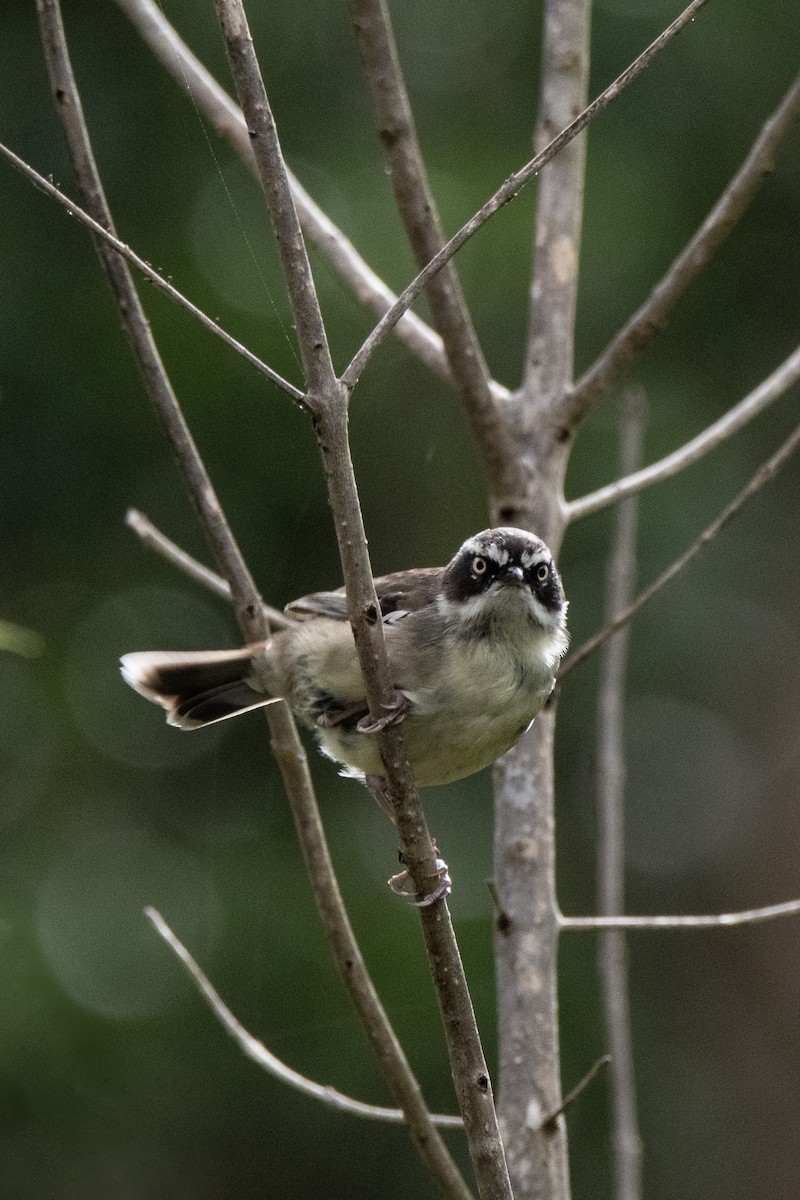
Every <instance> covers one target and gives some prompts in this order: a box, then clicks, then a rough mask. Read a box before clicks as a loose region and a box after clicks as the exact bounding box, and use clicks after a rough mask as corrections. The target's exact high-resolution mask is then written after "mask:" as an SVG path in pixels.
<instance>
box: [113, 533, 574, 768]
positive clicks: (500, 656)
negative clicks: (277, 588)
mask: <svg viewBox="0 0 800 1200" xmlns="http://www.w3.org/2000/svg"><path fill="white" fill-rule="evenodd" d="M375 589H376V592H377V596H378V600H379V602H380V607H381V615H382V618H383V623H384V630H385V636H386V650H387V654H388V657H389V665H390V669H391V675H392V679H393V681H394V685H395V687H396V689H397V691H398V693H399V694H400V696H401V697H402V699H403V702H404V703H403V706H402V709H401V710H399V711H398V712H397V713H395V714H387V716H386V717H385V718H384V723H386V722H387V721H389V720H397V719H402V720H403V734H404V737H405V742H406V746H407V749H408V754H409V759H410V761H411V765H412V768H413V771H414V777H415V779H416V782H417V784H418V785H419V786H421V787H425V786H430V785H434V784H444V783H451V782H453V780H456V779H463V778H464V777H465V776H467V775H471V774H472V773H473V772H475V771H479V770H481V768H482V767H485V766H488V765H489V764H490V763H492V762H494V760H495V759H496V758H498V757H499V756H500V755H501V754H504V753H505V752H506V750H508V749H509V748H510V747H511V746H513V745H514V743H515V742H516V741H517V740H518V739H519V738H520V736H521V735H522V734H523V733H524V731H525V730H526V729H527V727H528V726H529V725H530V723H531V721H532V720H533V719H534V717H535V716H536V715H537V713H538V712H539V711H540V710H541V708H542V706H543V705H544V703H545V701H546V700H547V698H548V696H549V695H550V693H551V691H552V690H553V686H554V683H555V677H556V672H557V670H558V664H559V661H560V659H561V657H562V655H563V654H564V652H565V651H566V648H567V631H566V616H567V602H566V600H565V599H564V591H563V588H562V586H561V580H560V579H559V576H558V573H557V571H556V568H555V566H554V564H553V559H552V555H551V554H550V551H549V550H548V548H547V546H546V545H545V544H544V542H542V541H541V540H540V539H539V538H537V537H534V536H533V535H532V534H529V533H526V532H525V531H524V530H521V529H510V528H500V529H487V530H484V531H483V532H482V533H477V534H475V535H474V537H471V538H468V539H467V541H466V542H464V544H463V545H462V546H461V547H460V549H459V550H458V552H457V553H456V554H455V555H454V557H453V558H452V559H451V561H450V562H449V563H448V564H447V566H446V567H430V568H428V567H423V568H419V569H415V570H410V571H399V572H397V573H395V574H392V575H385V576H383V577H382V578H380V579H376V580H375ZM286 612H287V613H288V614H289V616H291V617H293V618H295V620H296V624H294V625H292V626H290V627H289V628H287V629H282V630H280V631H279V632H277V633H275V634H274V635H273V636H272V637H270V638H269V640H268V641H266V642H262V643H259V644H257V645H251V646H245V647H244V648H243V649H240V650H219V651H198V652H190V653H181V652H174V653H170V652H168V651H143V652H140V653H136V654H126V655H125V657H124V658H123V659H122V664H121V665H122V674H123V676H124V678H125V679H126V681H127V682H128V683H129V684H130V685H131V687H133V688H135V689H136V691H137V692H140V693H141V694H142V695H143V696H146V697H147V699H148V700H153V701H155V702H156V703H158V704H160V705H162V706H163V707H164V708H165V709H166V710H167V720H168V721H169V723H170V724H171V725H175V726H177V727H178V728H179V729H197V728H199V727H201V726H203V725H210V724H212V723H213V722H215V721H222V720H225V719H226V718H228V717H233V716H237V715H238V714H239V713H242V712H247V711H249V710H250V709H253V708H260V707H261V706H263V705H265V704H269V703H270V702H271V701H272V700H274V699H275V698H278V697H279V698H283V699H285V700H287V701H288V703H289V705H290V707H291V709H292V711H293V712H294V714H295V716H296V717H297V718H298V720H299V721H300V722H301V723H302V724H303V725H305V726H306V727H307V728H309V729H311V730H313V732H314V734H315V736H316V738H317V741H318V742H319V745H320V748H321V749H322V751H323V753H324V754H326V755H328V757H329V758H332V759H335V761H336V762H338V763H340V764H341V765H342V767H343V770H344V773H345V774H348V775H353V776H356V777H359V778H364V779H366V780H367V781H368V782H369V781H370V777H372V779H374V780H375V782H376V783H377V782H378V780H379V778H380V776H381V775H382V773H383V766H382V763H381V759H380V755H379V753H378V746H377V741H376V725H373V724H370V720H369V714H368V710H367V704H366V700H365V696H364V691H365V689H364V681H363V677H362V674H361V670H360V667H359V664H358V658H357V656H356V650H355V644H354V641H353V635H352V632H351V629H350V624H349V621H348V617H347V603H346V598H345V594H344V589H339V590H338V591H335V592H315V593H314V594H313V595H310V596H304V597H303V598H302V599H301V600H295V601H294V602H293V603H292V604H290V605H288V606H287V609H286ZM380 724H381V722H378V723H377V725H380Z"/></svg>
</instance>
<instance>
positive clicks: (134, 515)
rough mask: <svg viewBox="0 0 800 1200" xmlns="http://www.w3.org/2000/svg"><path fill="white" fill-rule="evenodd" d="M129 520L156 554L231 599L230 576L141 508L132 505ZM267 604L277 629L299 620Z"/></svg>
mask: <svg viewBox="0 0 800 1200" xmlns="http://www.w3.org/2000/svg"><path fill="white" fill-rule="evenodd" d="M125 524H126V525H127V526H128V527H129V528H130V529H132V530H133V532H134V533H135V534H136V536H137V537H138V538H139V540H140V541H141V542H143V543H144V545H145V546H149V548H150V549H151V550H155V552H156V554H160V555H161V557H162V558H165V559H166V560H167V562H168V563H171V564H172V566H173V567H177V568H178V570H179V571H183V573H184V575H188V576H189V578H190V579H194V581H195V582H196V583H199V584H202V586H203V587H204V588H207V589H208V591H210V592H213V593H214V594H215V595H216V596H220V597H221V598H222V599H223V600H230V598H231V589H230V584H229V583H228V582H227V580H225V579H223V578H222V576H221V575H218V574H217V573H216V571H212V570H211V568H210V567H206V566H205V565H204V564H203V563H201V562H198V560H197V559H196V558H193V557H192V556H191V554H187V552H186V551H185V550H183V549H182V548H181V547H180V546H179V545H178V544H177V542H173V541H172V539H171V538H168V537H167V535H166V534H165V533H162V532H161V530H160V529H158V528H157V527H156V526H155V525H154V524H153V522H152V521H151V520H150V519H149V518H148V517H146V516H145V515H144V513H141V512H139V511H138V509H135V508H129V509H128V511H127V512H126V514H125ZM263 608H264V616H265V617H266V618H267V620H268V621H269V623H270V625H272V626H273V627H274V628H275V629H288V628H289V627H290V626H292V625H295V624H296V622H295V621H293V620H292V619H291V617H287V616H286V615H285V613H282V612H280V611H279V610H278V609H277V608H272V606H271V605H269V604H264V605H263Z"/></svg>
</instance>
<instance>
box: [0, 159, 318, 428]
mask: <svg viewBox="0 0 800 1200" xmlns="http://www.w3.org/2000/svg"><path fill="white" fill-rule="evenodd" d="M0 154H2V155H3V157H4V158H6V159H7V160H8V161H9V162H10V163H11V165H12V166H13V167H16V169H17V170H18V171H19V172H20V173H21V174H22V175H24V176H25V177H26V178H27V179H29V180H30V182H31V183H32V184H33V185H34V187H37V188H38V189H39V191H40V192H44V193H45V195H46V196H50V197H51V198H52V199H53V200H56V201H57V202H58V203H59V204H60V205H61V207H62V208H64V209H66V211H67V212H68V213H69V215H70V216H71V217H75V218H76V220H78V221H80V223H81V224H82V225H85V226H86V228H87V229H89V230H90V231H91V233H92V234H93V236H94V238H95V239H98V238H99V239H101V240H102V241H103V242H105V243H106V245H108V246H109V247H111V249H112V250H114V251H115V252H116V253H117V254H119V255H121V256H122V257H123V258H124V259H126V260H127V261H128V262H129V263H131V264H132V265H133V266H134V267H136V269H137V271H140V272H141V274H142V275H144V277H145V279H146V280H147V281H148V283H152V284H153V285H154V286H155V287H156V288H158V290H159V291H160V292H163V293H164V294H165V295H166V296H168V297H169V299H170V300H173V301H174V302H175V303H176V304H178V305H180V307H181V308H185V309H186V311H187V312H188V313H191V315H192V316H193V317H194V318H195V320H197V321H199V322H200V324H201V325H202V326H204V328H206V329H209V330H210V331H211V333H213V334H214V336H215V337H218V338H219V339H220V341H223V342H224V343H225V345H226V346H229V347H230V348H231V350H235V351H236V353H237V354H239V355H240V356H241V357H242V358H243V359H244V360H245V362H248V363H249V364H250V366H251V367H255V369H256V370H257V371H260V372H261V374H262V375H266V377H267V379H269V380H271V381H272V382H273V383H275V384H277V386H278V387H279V388H282V390H283V391H284V392H286V393H287V395H289V396H291V398H292V399H293V400H294V401H296V402H297V403H298V404H299V405H300V407H301V408H302V407H303V393H302V392H301V391H300V389H299V388H296V387H295V386H294V384H293V383H289V381H288V379H284V378H283V376H282V375H279V374H278V372H277V371H274V370H273V369H272V367H269V366H267V364H266V363H265V362H262V361H261V359H260V358H259V357H258V355H256V354H253V352H252V350H248V349H247V346H245V345H243V344H242V343H241V342H239V341H237V340H236V338H235V337H233V335H232V334H230V333H227V332H226V331H225V330H224V329H223V328H222V326H221V325H220V324H219V323H218V322H217V321H215V320H214V318H213V317H209V316H208V314H207V313H204V312H203V310H202V309H201V308H198V307H197V305H196V304H194V303H193V302H192V301H191V300H190V299H189V298H188V296H184V294H183V292H181V291H179V290H178V288H176V287H175V286H174V284H172V283H170V282H169V281H168V280H167V279H165V278H164V277H163V275H159V273H158V271H156V270H154V269H153V267H151V266H150V264H149V263H147V262H145V260H144V259H143V258H140V257H139V255H138V254H137V253H136V252H135V251H134V250H131V248H130V246H128V245H126V243H125V242H123V241H121V240H120V239H119V238H118V237H117V236H116V234H115V233H113V232H111V231H109V230H108V229H106V228H105V227H104V226H103V225H102V224H101V222H100V220H99V219H98V220H95V219H94V217H92V216H90V215H89V213H87V212H85V211H84V210H83V209H82V208H81V207H80V206H79V205H78V204H76V203H75V201H74V200H70V198H69V196H65V195H64V193H63V192H62V191H61V189H60V188H58V187H56V185H55V184H54V183H51V182H50V180H49V179H45V177H44V176H43V175H40V174H39V172H38V171H36V170H34V168H33V167H32V166H31V165H30V164H29V163H27V162H25V160H24V159H22V158H20V157H19V155H17V154H15V153H14V151H13V150H10V149H9V147H8V146H6V145H4V144H3V143H2V142H0Z"/></svg>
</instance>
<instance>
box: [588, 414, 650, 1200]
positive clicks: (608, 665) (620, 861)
mask: <svg viewBox="0 0 800 1200" xmlns="http://www.w3.org/2000/svg"><path fill="white" fill-rule="evenodd" d="M645 406H646V401H645V398H644V395H643V393H641V392H628V393H626V395H625V396H624V397H623V403H622V409H621V412H620V455H619V466H620V471H621V472H622V474H623V475H625V474H630V472H632V471H635V470H636V468H637V467H638V466H639V464H640V463H641V461H642V441H643V437H644V419H645ZM637 510H638V499H637V498H636V497H631V498H630V499H628V500H625V501H623V502H622V503H621V504H620V505H618V507H617V509H616V512H615V514H614V517H615V521H614V532H613V537H612V546H611V553H610V555H609V563H608V575H607V580H606V619H607V620H608V621H613V620H614V619H615V618H616V617H617V616H619V614H620V612H621V611H622V610H623V609H624V608H626V607H627V606H628V604H629V603H630V598H631V593H632V591H633V582H634V577H635V573H636V528H637V517H638V511H637ZM628 633H629V629H628V627H627V626H626V627H625V628H623V629H622V630H620V631H619V632H618V633H617V634H616V636H615V637H613V638H611V639H610V640H609V641H608V642H607V643H606V646H605V650H604V653H603V662H602V666H601V673H600V686H599V689H598V697H597V766H596V776H597V785H596V793H597V800H596V804H597V908H598V912H599V913H601V914H605V915H610V914H612V913H618V912H622V910H623V909H624V907H625V816H624V791H625V751H624V745H623V742H624V711H625V675H626V670H627V662H628ZM597 953H598V967H599V973H600V981H601V987H602V996H603V1009H604V1013H605V1023H606V1031H607V1035H608V1047H609V1050H610V1052H611V1068H610V1072H611V1127H612V1138H611V1141H612V1168H613V1180H614V1197H615V1200H639V1198H640V1196H641V1172H642V1145H641V1138H640V1136H639V1124H638V1120H637V1115H636V1079H635V1073H634V1065H633V1034H632V1029H631V1014H630V999H629V982H628V952H627V947H626V943H625V933H624V931H623V930H620V929H608V930H605V931H604V932H603V933H602V934H601V936H600V939H599V942H598V947H597Z"/></svg>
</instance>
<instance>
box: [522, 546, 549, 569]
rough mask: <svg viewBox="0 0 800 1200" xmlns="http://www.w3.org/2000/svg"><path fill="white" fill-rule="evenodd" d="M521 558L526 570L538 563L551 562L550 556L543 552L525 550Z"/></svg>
mask: <svg viewBox="0 0 800 1200" xmlns="http://www.w3.org/2000/svg"><path fill="white" fill-rule="evenodd" d="M521 557H522V565H523V567H525V569H526V570H527V569H528V568H529V567H532V566H534V565H537V564H538V563H543V562H546V563H549V562H550V555H549V554H547V553H545V552H544V551H542V550H523V552H522V556H521Z"/></svg>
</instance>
